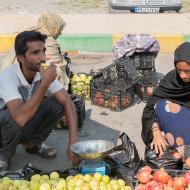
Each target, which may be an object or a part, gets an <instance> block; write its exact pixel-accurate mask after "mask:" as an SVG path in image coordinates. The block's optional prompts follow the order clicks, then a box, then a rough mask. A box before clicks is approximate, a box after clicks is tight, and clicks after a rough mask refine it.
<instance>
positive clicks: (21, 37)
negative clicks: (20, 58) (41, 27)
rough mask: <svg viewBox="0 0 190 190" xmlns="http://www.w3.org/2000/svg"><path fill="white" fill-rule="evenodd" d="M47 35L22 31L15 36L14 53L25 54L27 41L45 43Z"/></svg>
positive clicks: (33, 31) (32, 31)
mask: <svg viewBox="0 0 190 190" xmlns="http://www.w3.org/2000/svg"><path fill="white" fill-rule="evenodd" d="M46 38H47V36H46V35H44V34H42V33H40V32H38V31H35V30H31V31H23V32H21V33H19V34H18V35H17V36H16V39H15V52H16V55H25V53H26V51H27V49H28V47H27V42H33V41H42V42H44V43H45V40H46Z"/></svg>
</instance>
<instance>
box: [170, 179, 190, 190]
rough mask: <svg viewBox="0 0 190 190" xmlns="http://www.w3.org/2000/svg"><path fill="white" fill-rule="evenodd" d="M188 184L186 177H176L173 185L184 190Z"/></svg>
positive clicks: (179, 189)
mask: <svg viewBox="0 0 190 190" xmlns="http://www.w3.org/2000/svg"><path fill="white" fill-rule="evenodd" d="M186 185H187V183H186V180H185V178H184V177H175V178H174V184H173V187H174V189H175V190H184V189H185V186H186Z"/></svg>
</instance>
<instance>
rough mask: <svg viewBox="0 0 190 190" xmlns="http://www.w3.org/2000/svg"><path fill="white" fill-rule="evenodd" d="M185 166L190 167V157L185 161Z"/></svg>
mask: <svg viewBox="0 0 190 190" xmlns="http://www.w3.org/2000/svg"><path fill="white" fill-rule="evenodd" d="M185 166H186V167H190V157H188V158H186V160H185Z"/></svg>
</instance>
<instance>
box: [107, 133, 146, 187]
mask: <svg viewBox="0 0 190 190" xmlns="http://www.w3.org/2000/svg"><path fill="white" fill-rule="evenodd" d="M119 138H120V139H121V141H122V144H121V145H119V146H116V147H114V148H113V150H112V152H111V153H110V154H109V155H108V156H107V157H106V158H105V159H104V160H105V161H106V163H107V164H108V165H109V167H110V174H109V176H111V177H113V178H121V179H124V180H125V182H126V184H128V185H130V186H132V187H134V186H135V183H136V179H135V175H136V174H137V172H138V170H139V169H140V168H141V167H143V166H144V165H145V163H144V161H142V160H140V158H139V154H138V152H137V149H136V146H135V143H133V142H132V141H131V140H130V138H129V137H128V136H127V134H126V133H122V134H121V135H120V136H119Z"/></svg>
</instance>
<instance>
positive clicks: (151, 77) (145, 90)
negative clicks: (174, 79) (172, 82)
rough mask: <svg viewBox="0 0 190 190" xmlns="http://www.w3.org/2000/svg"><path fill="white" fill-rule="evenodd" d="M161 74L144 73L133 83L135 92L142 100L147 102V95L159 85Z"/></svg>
mask: <svg viewBox="0 0 190 190" xmlns="http://www.w3.org/2000/svg"><path fill="white" fill-rule="evenodd" d="M163 76H164V75H163V74H161V73H157V72H156V73H155V72H150V73H147V74H146V75H145V74H144V75H143V76H142V77H141V78H140V79H139V80H138V81H136V83H135V85H134V89H135V93H136V94H137V95H138V96H139V97H140V99H141V100H142V101H143V102H147V100H148V97H149V96H151V95H152V93H153V91H154V90H155V89H156V87H157V86H158V85H159V83H160V81H161V79H162V78H163Z"/></svg>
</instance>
